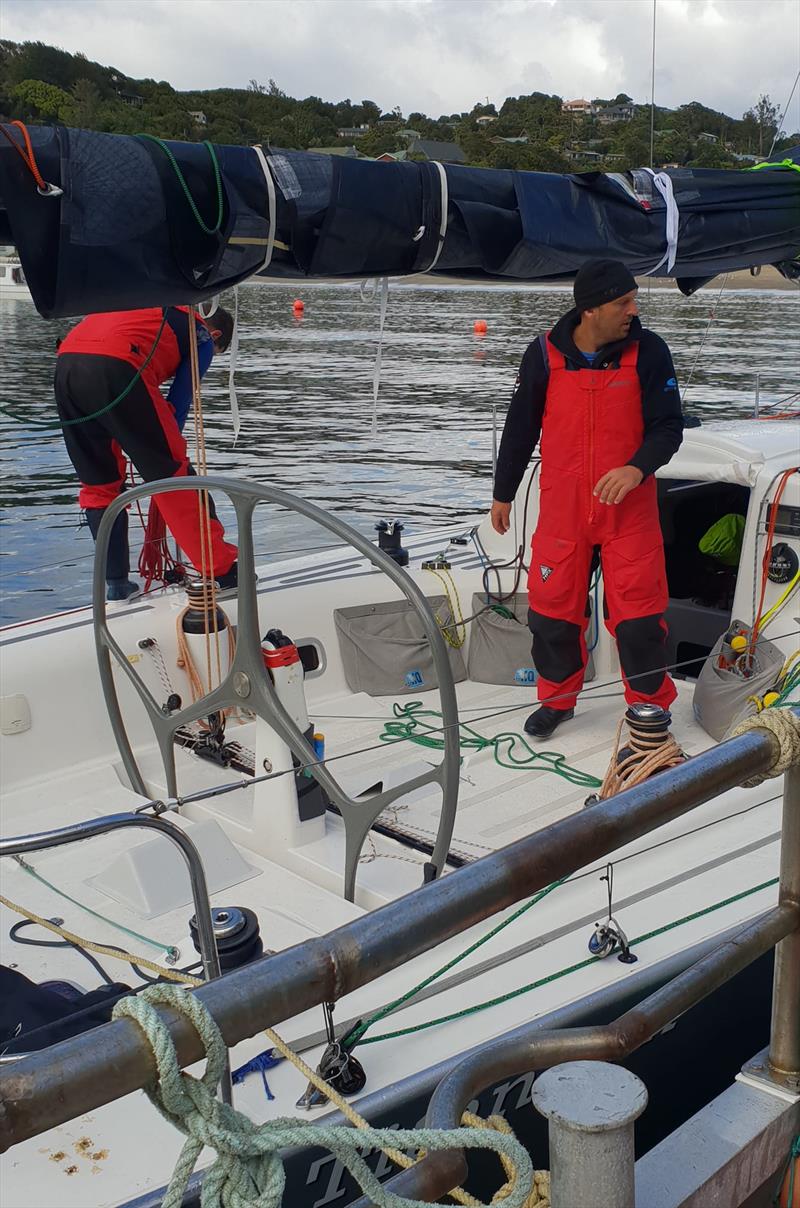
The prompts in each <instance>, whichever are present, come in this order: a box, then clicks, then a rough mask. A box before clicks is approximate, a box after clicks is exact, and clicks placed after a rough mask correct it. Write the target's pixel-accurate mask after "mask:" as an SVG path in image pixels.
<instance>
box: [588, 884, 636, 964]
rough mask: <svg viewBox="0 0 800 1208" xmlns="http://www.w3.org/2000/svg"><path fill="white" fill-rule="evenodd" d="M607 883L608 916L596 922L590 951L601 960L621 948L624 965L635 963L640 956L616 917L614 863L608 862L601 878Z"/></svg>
mask: <svg viewBox="0 0 800 1208" xmlns="http://www.w3.org/2000/svg"><path fill="white" fill-rule="evenodd" d="M600 880H601V881H605V883H606V892H607V893H608V917H607V918H606V921H605V922H604V923H595V925H594V934H593V935H591V936H590V937H589V951H590V952H591V954H592V956H596V957H599V958H600V959H601V960H602V959H604V958H605V957H607V956H611V954H612V952H616V950H617V948H619V954H618V956H617V960H618V961H622V963H623V965H635V964H636V962H637V960H638V959H639V958H638V956H634V955H633V953H632V952H631V946H630V944H629V943H628V937H627V935H626V934H625V932H624V931H623V930H622V928H621V927H620V925H619V923H618V922H617V920H616V919H615V918H614V865H613V864H607V865H606V871H605V874H604V875H603V876H602V877H601V878H600Z"/></svg>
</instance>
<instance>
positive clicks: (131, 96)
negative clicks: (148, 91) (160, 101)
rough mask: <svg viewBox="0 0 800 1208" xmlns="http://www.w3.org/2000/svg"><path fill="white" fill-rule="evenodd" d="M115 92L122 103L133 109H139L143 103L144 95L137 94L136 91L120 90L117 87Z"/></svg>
mask: <svg viewBox="0 0 800 1208" xmlns="http://www.w3.org/2000/svg"><path fill="white" fill-rule="evenodd" d="M116 93H117V97H118V98H119V100H121V101H122V103H123V105H130V106H131V108H133V109H141V107H142V105H143V104H144V97H143V96H139V93H138V92H122V91H121V89H119V88H117V90H116Z"/></svg>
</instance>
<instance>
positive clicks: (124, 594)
mask: <svg viewBox="0 0 800 1208" xmlns="http://www.w3.org/2000/svg"><path fill="white" fill-rule="evenodd" d="M141 594H142V589H141V587H140V586H139V584H138V583H134V582H133V580H132V579H129V578H128V577H127V576H126V577H125V578H124V579H106V599H107V600H110V601H111V602H112V603H113V602H117V603H119V604H128V603H129V602H130V601H131V600H135V599H136V598H137V596H140V595H141Z"/></svg>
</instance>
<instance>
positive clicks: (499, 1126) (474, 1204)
mask: <svg viewBox="0 0 800 1208" xmlns="http://www.w3.org/2000/svg"><path fill="white" fill-rule="evenodd" d="M0 903H2V904H3V906H7V907H8V909H9V910H13V911H14V912H15V913H16V914H21V915H22V916H23V917H24V918H27V919H30V920H31V922H33V923H38V925H39V926H40V927H44V928H45V929H46V930H47V931H52V932H54V934H55V935H59V936H61V937H62V939H66V940H69V941H70V943H72V944H77V945H78V946H79V947H81V948H85V949H87V951H89V952H97V953H99V954H100V955H101V956H109V957H112V958H113V959H114V960H118V961H123V962H124V963H126V964H129V965H137V966H138V967H139V968H142V969H147V970H149V971H150V972H152V973H155V974H156V975H157V976H158V977H162V978H164V979H165V980H167V981H172V982H181V983H183V984H187V985H190V986H202V985H205V982H204V981H203V979H202V978H200V977H193V976H192V975H191V974H189V973H182V972H180V971H179V970H178V969H168V968H165V967H164V966H163V965H157V964H155V962H154V961H150V960H148V959H147V958H146V957H143V956H135V955H133V954H132V953H130V952H125V951H124V950H123V949H120V948H109V947H108V946H107V945H106V944H97V943H95V942H94V941H93V940H87V939H84V938H83V936H80V935H76V934H75V933H74V932H72V931H67V929H66V928H65V927H61V926H59V925H58V924H57V923H52V922H51V921H50V920H49V919H44V918H42V916H41V915H39V914H36V913H34V911H32V910H28V909H27V908H26V907H25V906H20V905H19V904H18V903H17V902H12V901H11V899H10V898H7V897H4V896H3V895H2V894H0ZM264 1035H265V1036H266V1037H267V1039H268V1040H269V1042H270V1044H271V1045H272V1046H273V1047H274V1048H276V1049H277V1050H278V1052H279V1053H280V1054H281V1056H283V1057H285V1058H286V1060H287V1061H289V1062H290V1063H291V1064H292V1065H293V1066H294V1067H295V1069H297V1070H298V1071H299V1072H300V1073H301V1074H302V1075H303V1077H304V1078H305V1079H307V1081H308V1082H310V1083H311V1084H312V1085H313V1086H315V1087H316V1088H317V1090H318V1091H320V1092H321V1093H322V1094H323V1095H324V1096H325V1097H326V1099H328V1100H330V1102H331V1103H333V1104H334V1106H335V1107H337V1108H338V1109H339V1111H340V1112H341V1113H342V1115H343V1116H344V1117H345V1118H346V1119H347V1120H349V1121H350V1123H351V1124H353V1125H354V1126H355V1127H356V1128H371V1127H372V1126H371V1125H370V1123H369V1121H368V1120H365V1119H364V1117H363V1116H362V1115H360V1114H359V1113H358V1112H357V1111H356V1110H355V1109H354V1108H353V1107H351V1106H350V1104H349V1103H348V1102H347V1100H346V1099H344V1098H343V1097H342V1096H341V1095H340V1094H339V1092H338V1091H337V1090H335V1089H334V1087H332V1086H331V1085H330V1083H329V1082H326V1081H325V1079H324V1078H322V1077H321V1076H320V1075H319V1074H318V1073H317V1071H316V1070H313V1069H312V1068H311V1066H310V1065H308V1064H307V1063H306V1062H305V1061H304V1060H303V1058H302V1057H301V1056H300V1055H299V1053H295V1052H294V1050H293V1049H291V1048H290V1047H289V1045H288V1044H287V1043H286V1041H285V1040H283V1039H281V1037H280V1036H279V1035H278V1033H277V1032H276V1031H274V1030H273V1029H272V1028H264ZM490 1120H491V1121H495V1122H497V1121H499V1123H490V1122H487V1121H484V1120H482V1119H481V1118H480V1117H479V1116H473V1115H472V1114H471V1113H465V1114H464V1116H462V1123H463V1124H469V1125H472V1124H475V1123H476V1122H477V1125H478V1126H479V1127H486V1128H494V1129H495V1130H496V1131H498V1132H505V1133H509V1134H510V1133H511V1132H512V1129H511V1126H510V1125H509V1124H507V1123H506V1121H505V1120H503V1119H502V1117H500V1116H492V1117H490ZM383 1152H384V1153H385V1154H386V1156H387V1157H388V1158H390V1159H391V1160H392V1161H393V1162H394V1163H395V1164H396V1165H397V1166H401V1167H402V1168H403V1169H408V1167H410V1166H414V1165H416V1162H415V1160H414V1159H413V1158H409V1157H408V1155H407V1154H404V1153H402V1152H401V1151H400V1150H399V1149H393V1148H388V1147H387V1148H385V1149H384V1150H383ZM422 1156H423V1155H420V1157H422ZM502 1161H503V1167H504V1170H505V1172H506V1179H507V1182H506V1183H505V1184H504V1186H503V1187H501V1188H500V1190H499V1191H498V1192H497V1194H496V1195H495V1196H494V1198H493V1200H492V1203H493V1204H499V1203H501V1202H502V1201H503V1200H504V1199H506V1198H507V1196H508V1195H509V1194H510V1191H511V1189H512V1188H513V1187H514V1186H515V1182H516V1171H515V1169H514V1168H513V1167H512V1166H511V1164H510V1163H509V1161H508V1159H507V1158H503V1159H502ZM543 1174H544V1175H546V1172H542V1171H536V1174H535V1185H534V1187H533V1189H532V1190H531V1196H530V1197H529V1198H528V1201H527V1202H526V1206H525V1208H549V1202H550V1201H549V1181H548V1183H547V1186H548V1197H547V1198H546V1199H545V1198H543V1197H541V1196H540V1192H539V1190H537V1189H538V1188H539V1187H540V1186H544V1184H543V1183H542V1181H541V1177H540V1176H542V1175H543ZM546 1177H547V1179H548V1180H549V1176H546ZM448 1195H450V1196H451V1197H452V1198H453V1199H454V1200H456V1201H457V1202H458V1203H459V1204H464V1205H465V1206H466V1208H481V1201H480V1200H476V1199H475V1197H474V1196H472V1195H470V1194H469V1192H468V1191H464V1189H463V1188H462V1187H456V1188H454V1189H453V1191H450V1192H448ZM537 1197H538V1198H537Z"/></svg>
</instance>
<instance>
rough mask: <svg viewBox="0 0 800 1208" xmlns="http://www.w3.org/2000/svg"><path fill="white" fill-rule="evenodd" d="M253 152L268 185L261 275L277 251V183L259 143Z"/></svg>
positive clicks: (258, 271) (257, 270) (258, 269)
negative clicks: (265, 237) (267, 227)
mask: <svg viewBox="0 0 800 1208" xmlns="http://www.w3.org/2000/svg"><path fill="white" fill-rule="evenodd" d="M253 150H254V151H255V153H256V158H257V159H258V162H259V165H260V167H261V171H262V172H263V173H264V180H265V181H266V185H267V205H268V213H267V221H268V223H269V229H268V230H267V250H266V253H265V255H264V262H263V264H262V265H261V267H260V268H257V269H256V272H257V273H261V272H263V271H264V269H265V268H267V266H268V265H269V263H270V261H271V260H272V253H273V251H274V250H275V226H276V218H277V215H276V211H277V202H276V199H275V181H274V180H273V179H272V172H271V171H270V166H269V163H268V161H267V157H266V155H265V154H264V150H263V148H262V147H261V146H259V144H258V143H256V144H255V146H254V147H253Z"/></svg>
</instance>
